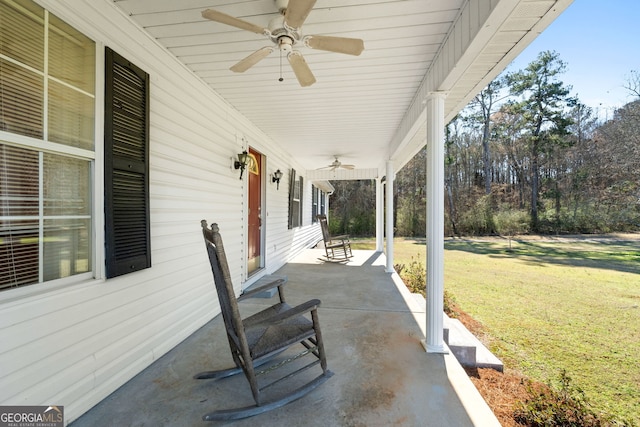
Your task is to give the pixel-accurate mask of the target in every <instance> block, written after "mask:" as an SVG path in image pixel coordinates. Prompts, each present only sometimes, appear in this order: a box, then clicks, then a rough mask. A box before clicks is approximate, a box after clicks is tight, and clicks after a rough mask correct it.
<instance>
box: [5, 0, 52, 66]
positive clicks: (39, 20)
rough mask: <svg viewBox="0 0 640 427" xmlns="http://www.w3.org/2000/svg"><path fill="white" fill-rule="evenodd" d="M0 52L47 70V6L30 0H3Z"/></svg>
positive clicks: (23, 62)
mask: <svg viewBox="0 0 640 427" xmlns="http://www.w3.org/2000/svg"><path fill="white" fill-rule="evenodd" d="M0 53H2V54H3V55H6V56H8V57H10V58H12V59H14V60H16V61H18V62H20V63H22V64H25V65H28V66H29V67H32V68H35V69H36V70H38V71H43V70H44V65H43V64H44V10H43V9H42V8H41V7H39V6H37V5H36V4H34V3H33V2H31V1H28V0H13V1H11V2H7V3H5V2H4V1H0Z"/></svg>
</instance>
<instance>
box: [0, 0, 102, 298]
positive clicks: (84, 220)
mask: <svg viewBox="0 0 640 427" xmlns="http://www.w3.org/2000/svg"><path fill="white" fill-rule="evenodd" d="M94 88H95V44H94V42H93V41H91V40H90V39H88V38H87V37H85V36H84V35H82V34H81V33H79V32H77V31H76V30H75V29H73V28H72V27H70V26H69V25H67V24H66V23H64V22H63V21H61V20H60V19H58V18H57V17H55V16H53V15H51V14H49V13H48V12H47V11H46V10H44V9H43V8H41V7H40V6H38V5H37V4H35V3H33V2H32V1H29V0H0V290H6V289H10V288H14V287H18V286H24V285H30V284H34V283H40V282H47V281H50V280H56V279H60V278H64V277H67V276H73V275H77V274H81V273H89V272H91V271H92V265H91V259H92V251H91V248H92V240H91V235H92V223H93V222H92V211H91V200H92V197H93V196H92V187H91V185H92V177H91V174H92V165H93V161H94V158H95V153H94V140H95V137H94V123H95V95H94V93H95V92H94V91H95V89H94Z"/></svg>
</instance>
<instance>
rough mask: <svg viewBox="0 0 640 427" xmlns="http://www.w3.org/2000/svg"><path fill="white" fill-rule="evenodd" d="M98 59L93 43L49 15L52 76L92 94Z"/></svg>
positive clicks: (50, 72)
mask: <svg viewBox="0 0 640 427" xmlns="http://www.w3.org/2000/svg"><path fill="white" fill-rule="evenodd" d="M95 56H96V49H95V44H94V43H93V41H92V40H90V39H89V38H87V37H86V36H85V35H83V34H82V33H80V32H78V31H77V30H75V29H74V28H72V27H70V26H69V25H68V24H67V23H65V22H64V21H62V20H61V19H59V18H58V17H56V16H54V15H51V14H50V15H49V75H51V76H53V77H55V78H57V79H60V80H62V81H64V82H65V83H67V84H69V85H71V86H73V87H77V88H79V89H81V90H83V91H84V92H88V93H91V94H93V93H94V88H95V72H94V67H95V62H96V60H95Z"/></svg>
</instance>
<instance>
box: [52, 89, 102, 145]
mask: <svg viewBox="0 0 640 427" xmlns="http://www.w3.org/2000/svg"><path fill="white" fill-rule="evenodd" d="M93 101H94V99H93V98H91V97H89V96H87V95H85V94H83V93H81V92H78V91H76V90H73V89H70V88H69V87H67V86H64V85H62V84H60V83H57V82H54V81H51V80H50V81H49V140H50V141H53V142H59V143H61V144H65V145H69V146H72V147H78V148H84V149H85V150H93V112H94V107H93V104H94V102H93Z"/></svg>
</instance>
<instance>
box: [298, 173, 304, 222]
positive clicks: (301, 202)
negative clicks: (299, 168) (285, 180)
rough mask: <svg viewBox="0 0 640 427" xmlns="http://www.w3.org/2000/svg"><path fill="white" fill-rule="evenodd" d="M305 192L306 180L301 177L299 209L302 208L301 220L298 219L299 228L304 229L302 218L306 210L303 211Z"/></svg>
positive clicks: (299, 216)
mask: <svg viewBox="0 0 640 427" xmlns="http://www.w3.org/2000/svg"><path fill="white" fill-rule="evenodd" d="M303 190H304V180H303V178H302V177H300V206H299V207H300V211H299V212H298V218H299V219H298V226H300V227H302V218H303V216H302V211H303V210H304V209H303V207H304V203H303V200H304V197H303V196H304V194H303Z"/></svg>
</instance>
